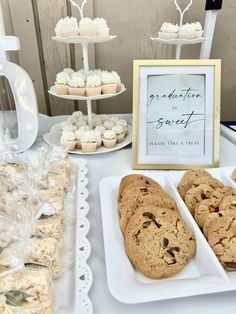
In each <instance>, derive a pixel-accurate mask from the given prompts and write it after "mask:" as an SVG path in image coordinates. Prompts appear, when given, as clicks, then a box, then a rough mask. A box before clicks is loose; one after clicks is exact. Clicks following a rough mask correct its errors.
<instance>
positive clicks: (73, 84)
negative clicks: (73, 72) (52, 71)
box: [68, 76, 85, 96]
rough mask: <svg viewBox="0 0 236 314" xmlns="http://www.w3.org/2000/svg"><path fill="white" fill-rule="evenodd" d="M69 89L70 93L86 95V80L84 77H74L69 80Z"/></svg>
mask: <svg viewBox="0 0 236 314" xmlns="http://www.w3.org/2000/svg"><path fill="white" fill-rule="evenodd" d="M68 89H69V94H70V95H75V96H84V95H85V82H84V80H83V79H82V77H80V76H78V77H77V78H75V77H74V78H72V79H70V80H69V82H68Z"/></svg>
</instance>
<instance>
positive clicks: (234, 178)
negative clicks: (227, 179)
mask: <svg viewBox="0 0 236 314" xmlns="http://www.w3.org/2000/svg"><path fill="white" fill-rule="evenodd" d="M231 179H232V180H233V181H234V182H236V169H234V171H233V173H232V175H231Z"/></svg>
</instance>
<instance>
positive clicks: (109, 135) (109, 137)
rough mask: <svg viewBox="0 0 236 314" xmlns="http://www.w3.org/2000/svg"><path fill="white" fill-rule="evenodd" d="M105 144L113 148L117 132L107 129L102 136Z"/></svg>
mask: <svg viewBox="0 0 236 314" xmlns="http://www.w3.org/2000/svg"><path fill="white" fill-rule="evenodd" d="M102 141H103V145H104V146H105V147H107V148H112V147H114V146H115V145H116V133H115V132H114V131H111V130H106V132H105V133H104V134H103V137H102Z"/></svg>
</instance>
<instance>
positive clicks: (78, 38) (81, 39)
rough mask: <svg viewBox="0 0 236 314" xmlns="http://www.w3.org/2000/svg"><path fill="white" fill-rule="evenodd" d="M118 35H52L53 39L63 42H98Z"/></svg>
mask: <svg viewBox="0 0 236 314" xmlns="http://www.w3.org/2000/svg"><path fill="white" fill-rule="evenodd" d="M116 37H117V36H116V35H115V36H112V35H109V36H94V37H89V36H71V37H58V36H54V37H52V39H53V40H55V41H57V42H59V43H63V44H98V43H104V42H106V41H110V40H113V39H115V38H116Z"/></svg>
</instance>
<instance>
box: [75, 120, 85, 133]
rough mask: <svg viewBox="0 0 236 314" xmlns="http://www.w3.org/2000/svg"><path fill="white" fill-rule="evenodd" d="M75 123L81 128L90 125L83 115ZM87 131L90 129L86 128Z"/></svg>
mask: <svg viewBox="0 0 236 314" xmlns="http://www.w3.org/2000/svg"><path fill="white" fill-rule="evenodd" d="M75 125H76V127H77V128H79V129H80V128H81V127H87V126H88V125H87V123H86V121H84V119H83V117H82V118H80V119H78V120H77V121H76V123H75ZM86 131H88V130H86Z"/></svg>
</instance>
